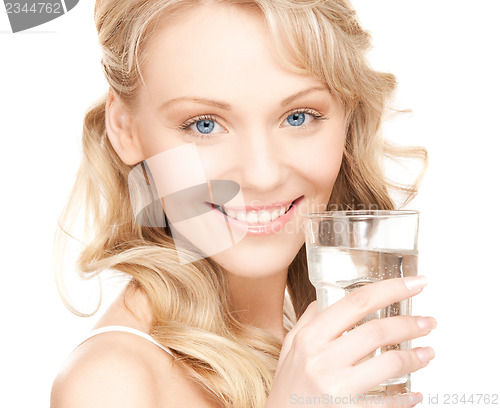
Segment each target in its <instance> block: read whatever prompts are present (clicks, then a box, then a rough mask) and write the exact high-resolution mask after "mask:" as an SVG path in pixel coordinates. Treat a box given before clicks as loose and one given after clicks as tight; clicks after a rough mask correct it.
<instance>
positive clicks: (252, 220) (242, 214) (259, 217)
mask: <svg viewBox="0 0 500 408" xmlns="http://www.w3.org/2000/svg"><path fill="white" fill-rule="evenodd" d="M290 207H291V205H289V206H287V207H283V206H281V207H279V208H273V209H272V210H262V211H255V210H252V211H248V212H246V211H235V210H230V209H227V208H224V211H225V213H226V214H227V216H228V217H231V218H234V219H236V220H238V221H241V222H247V223H248V224H265V223H268V222H271V221H274V220H275V219H277V218H279V217H281V216H282V215H284V214H285V212H286V211H287V210H288V209H290Z"/></svg>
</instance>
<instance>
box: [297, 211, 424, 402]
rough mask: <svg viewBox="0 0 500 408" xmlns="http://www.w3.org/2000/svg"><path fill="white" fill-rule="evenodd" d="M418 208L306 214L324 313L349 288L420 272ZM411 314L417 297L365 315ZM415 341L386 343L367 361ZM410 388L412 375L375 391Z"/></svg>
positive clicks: (309, 249) (309, 246) (313, 278)
mask: <svg viewBox="0 0 500 408" xmlns="http://www.w3.org/2000/svg"><path fill="white" fill-rule="evenodd" d="M418 217H419V213H418V211H409V210H394V211H390V210H353V211H327V212H318V213H311V214H307V215H306V220H307V224H306V248H307V264H308V270H309V279H310V280H311V283H312V284H313V285H314V287H315V288H316V297H317V301H318V309H319V311H320V312H321V311H322V310H324V309H325V308H327V307H328V306H330V305H331V304H333V303H335V302H337V301H338V300H340V299H341V298H342V297H343V296H345V295H346V294H348V293H349V292H351V291H353V290H356V289H357V288H359V287H362V286H365V285H369V284H371V283H374V282H377V281H380V280H383V279H392V278H401V277H406V276H416V275H417V259H418V257H417V254H418V252H417V241H418ZM410 314H411V299H407V300H403V301H401V302H397V303H393V304H392V305H390V306H388V307H386V308H384V309H380V310H377V311H376V312H374V313H371V314H369V315H368V316H365V317H364V318H363V319H362V320H361V321H360V322H358V323H357V324H356V325H355V326H354V327H353V328H355V327H357V326H359V325H361V324H363V323H365V322H367V321H369V320H372V319H381V318H384V317H390V316H401V315H410ZM410 343H411V342H410V341H406V342H404V343H401V344H394V345H390V346H385V347H380V348H378V349H377V350H375V351H374V352H373V353H371V354H370V355H368V356H366V357H365V358H364V359H363V360H361V361H360V362H362V361H365V360H366V359H368V358H371V357H374V356H377V355H379V354H381V353H384V352H385V351H388V350H407V349H409V348H411V344H410ZM407 392H410V374H406V375H404V376H401V377H398V378H390V379H388V380H386V381H385V382H383V383H382V384H380V385H379V386H378V387H376V388H374V389H372V390H370V392H369V393H368V394H371V395H380V394H385V395H394V394H403V393H407Z"/></svg>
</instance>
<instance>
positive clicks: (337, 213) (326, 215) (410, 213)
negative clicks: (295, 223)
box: [304, 210, 420, 219]
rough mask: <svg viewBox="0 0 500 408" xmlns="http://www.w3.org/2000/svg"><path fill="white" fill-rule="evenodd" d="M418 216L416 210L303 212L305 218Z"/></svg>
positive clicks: (418, 212) (418, 213)
mask: <svg viewBox="0 0 500 408" xmlns="http://www.w3.org/2000/svg"><path fill="white" fill-rule="evenodd" d="M415 215H416V216H417V217H418V216H419V215H420V211H417V210H334V211H318V212H311V213H307V214H304V217H306V218H309V219H311V218H338V219H348V218H354V219H357V218H359V219H366V218H389V217H405V216H406V217H407V216H415Z"/></svg>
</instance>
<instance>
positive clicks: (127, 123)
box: [106, 89, 144, 165]
mask: <svg viewBox="0 0 500 408" xmlns="http://www.w3.org/2000/svg"><path fill="white" fill-rule="evenodd" d="M106 133H107V135H108V138H109V141H110V142H111V145H112V146H113V149H115V152H116V154H117V155H118V156H119V157H120V159H121V160H122V162H124V163H125V164H128V165H134V164H137V163H139V162H140V161H142V160H144V157H143V153H142V147H141V144H140V143H139V138H138V135H137V132H135V131H134V129H133V126H132V117H131V115H130V112H129V111H128V110H127V109H126V106H125V104H124V103H123V101H121V100H120V98H119V97H118V96H116V95H114V93H113V91H112V90H111V89H110V90H109V92H108V98H107V100H106Z"/></svg>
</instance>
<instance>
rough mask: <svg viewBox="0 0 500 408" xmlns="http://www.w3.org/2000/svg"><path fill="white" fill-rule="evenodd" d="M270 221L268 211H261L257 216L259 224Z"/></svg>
mask: <svg viewBox="0 0 500 408" xmlns="http://www.w3.org/2000/svg"><path fill="white" fill-rule="evenodd" d="M269 221H271V213H270V212H269V211H262V213H261V214H260V215H259V223H260V224H264V223H265V222H269Z"/></svg>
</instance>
